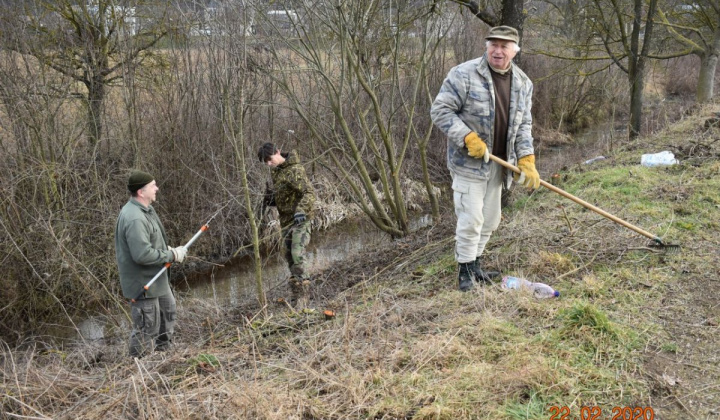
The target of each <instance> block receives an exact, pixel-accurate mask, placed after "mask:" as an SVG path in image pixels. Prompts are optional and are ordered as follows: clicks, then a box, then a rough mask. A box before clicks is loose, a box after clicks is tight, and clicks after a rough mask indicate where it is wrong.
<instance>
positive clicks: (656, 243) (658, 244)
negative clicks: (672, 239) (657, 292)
mask: <svg viewBox="0 0 720 420" xmlns="http://www.w3.org/2000/svg"><path fill="white" fill-rule="evenodd" d="M490 159H491V160H493V161H494V162H497V163H499V164H500V165H502V166H503V167H505V168H507V169H510V170H511V171H513V172H515V173H518V174H519V173H520V172H521V171H520V169H518V168H517V167H515V166H513V165H511V164H509V163H507V162H505V161H504V160H502V159H500V158H499V157H497V156H493V155H490ZM540 185H542V186H543V187H545V188H547V189H549V190H550V191H553V192H556V193H558V194H560V195H562V196H563V197H565V198H569V199H570V200H572V201H574V202H576V203H578V204H580V205H581V206H583V207H585V208H587V209H589V210H592V211H594V212H595V213H597V214H599V215H601V216H604V217H607V218H608V219H610V220H612V221H613V222H615V223H618V224H620V225H623V226H625V227H626V228H628V229H631V230H634V231H635V232H637V233H639V234H641V235H643V236H646V237H648V238H650V239H652V240H653V242H652V243H651V244H650V246H652V247H654V248H660V249H663V250H665V251H667V252H669V253H675V252H679V251H680V245H677V244H668V243H665V242H663V240H662V239H660V237H659V236H657V235H653V234H652V233H650V232H648V231H646V230H643V229H640V228H639V227H637V226H635V225H632V224H630V223H628V222H626V221H624V220H622V219H620V218H619V217H616V216H613V215H612V214H610V213H608V212H606V211H605V210H602V209H600V208H598V207H595V206H593V205H592V204H590V203H588V202H587V201H584V200H582V199H580V198H578V197H575V196H574V195H572V194H570V193H569V192H567V191H564V190H562V189H560V188H558V187H556V186H554V185H552V184H550V183H547V182H545V181H543V180H542V179H541V180H540Z"/></svg>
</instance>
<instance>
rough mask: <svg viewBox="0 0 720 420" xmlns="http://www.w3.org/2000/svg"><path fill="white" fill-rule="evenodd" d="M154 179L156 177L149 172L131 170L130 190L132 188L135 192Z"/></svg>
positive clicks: (131, 190) (132, 191)
mask: <svg viewBox="0 0 720 420" xmlns="http://www.w3.org/2000/svg"><path fill="white" fill-rule="evenodd" d="M154 179H155V177H154V176H152V175H150V174H149V173H147V172H143V171H138V170H134V171H132V172H130V177H129V178H128V190H130V192H131V193H134V192H135V191H137V190H139V189H140V188H142V187H144V186H146V185H147V184H149V183H151V182H152V181H153V180H154Z"/></svg>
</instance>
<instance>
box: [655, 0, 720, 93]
mask: <svg viewBox="0 0 720 420" xmlns="http://www.w3.org/2000/svg"><path fill="white" fill-rule="evenodd" d="M658 16H659V21H658V24H660V25H662V27H663V28H664V29H665V30H666V31H667V33H668V35H669V36H668V37H669V38H670V40H672V41H673V42H672V43H671V44H672V45H670V46H669V48H671V49H673V50H675V51H673V52H671V53H672V54H673V55H674V56H683V55H689V54H694V55H696V56H698V57H699V58H700V69H699V70H698V72H699V73H698V84H697V90H696V94H695V97H696V99H697V101H698V102H708V101H710V100H711V99H712V97H713V93H714V87H715V70H716V69H717V63H718V57H720V1H718V0H706V1H702V2H694V1H692V2H681V3H679V4H675V3H673V4H670V5H668V6H666V7H662V8H660V9H659V10H658Z"/></svg>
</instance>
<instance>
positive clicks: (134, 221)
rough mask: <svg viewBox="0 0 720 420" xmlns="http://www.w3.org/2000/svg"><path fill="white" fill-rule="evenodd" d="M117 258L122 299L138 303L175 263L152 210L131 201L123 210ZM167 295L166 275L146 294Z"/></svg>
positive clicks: (168, 290)
mask: <svg viewBox="0 0 720 420" xmlns="http://www.w3.org/2000/svg"><path fill="white" fill-rule="evenodd" d="M115 258H116V259H117V264H118V269H119V271H120V286H121V287H122V292H123V296H125V297H126V298H128V299H135V298H136V297H137V296H138V294H140V292H141V291H142V288H143V286H145V285H146V284H147V283H148V282H149V281H150V280H151V279H152V278H153V277H155V275H156V274H157V273H158V272H159V271H160V270H162V268H163V265H164V264H165V263H167V262H171V261H173V259H174V255H173V253H172V251H170V250H169V249H168V247H167V235H166V234H165V228H164V227H163V225H162V223H161V222H160V218H158V215H157V213H155V209H153V207H152V206H149V207H145V206H143V205H142V204H140V203H138V202H137V201H136V200H135V199H133V198H131V199H130V200H129V201H128V202H127V203H126V204H125V205H124V206H123V208H122V210H120V215H119V216H118V219H117V224H116V225H115ZM168 293H170V283H169V281H168V273H167V271H165V272H164V273H163V275H162V276H160V277H158V279H157V280H155V282H154V283H153V284H152V286H150V289H149V290H148V291H147V292H145V297H157V296H162V295H166V294H168Z"/></svg>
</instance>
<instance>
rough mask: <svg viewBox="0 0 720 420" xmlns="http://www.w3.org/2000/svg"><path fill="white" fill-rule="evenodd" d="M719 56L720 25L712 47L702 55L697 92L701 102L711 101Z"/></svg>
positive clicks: (698, 99) (697, 97)
mask: <svg viewBox="0 0 720 420" xmlns="http://www.w3.org/2000/svg"><path fill="white" fill-rule="evenodd" d="M718 56H720V27H718V28H717V29H716V30H715V36H714V37H713V43H712V47H711V48H709V49H708V50H706V52H705V53H704V54H702V55H700V74H699V76H698V85H697V91H696V94H695V96H696V99H697V101H698V102H700V103H703V102H709V101H710V100H711V99H712V97H713V93H714V92H713V88H714V86H715V70H716V69H717V63H718Z"/></svg>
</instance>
